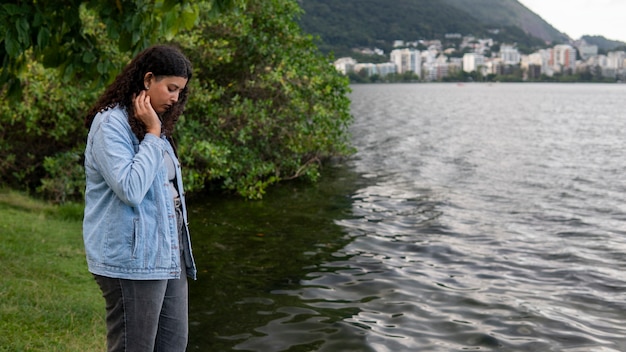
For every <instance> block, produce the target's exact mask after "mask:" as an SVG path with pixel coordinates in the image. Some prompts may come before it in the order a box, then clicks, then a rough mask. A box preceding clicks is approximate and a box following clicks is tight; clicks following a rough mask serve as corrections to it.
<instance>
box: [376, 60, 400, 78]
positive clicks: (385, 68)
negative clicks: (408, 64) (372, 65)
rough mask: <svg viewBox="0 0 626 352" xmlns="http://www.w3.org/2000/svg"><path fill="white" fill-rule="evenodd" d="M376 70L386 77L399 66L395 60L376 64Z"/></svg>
mask: <svg viewBox="0 0 626 352" xmlns="http://www.w3.org/2000/svg"><path fill="white" fill-rule="evenodd" d="M376 70H377V71H378V75H380V76H381V77H385V76H387V75H390V74H392V73H396V72H397V67H396V64H394V63H393V62H385V63H381V64H376Z"/></svg>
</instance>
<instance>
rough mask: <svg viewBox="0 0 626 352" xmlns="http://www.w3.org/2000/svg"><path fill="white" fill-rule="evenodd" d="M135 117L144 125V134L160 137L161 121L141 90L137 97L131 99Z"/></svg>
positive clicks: (148, 97)
mask: <svg viewBox="0 0 626 352" xmlns="http://www.w3.org/2000/svg"><path fill="white" fill-rule="evenodd" d="M133 104H134V108H135V116H136V117H137V118H138V119H139V120H140V121H141V122H143V123H144V124H145V125H146V132H147V133H152V134H154V135H156V136H157V137H160V136H161V120H159V116H158V115H157V113H156V111H154V109H153V108H152V104H150V96H149V95H148V94H146V91H145V90H142V91H141V93H139V95H138V96H136V97H133Z"/></svg>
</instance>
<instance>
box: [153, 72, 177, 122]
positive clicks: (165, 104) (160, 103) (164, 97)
mask: <svg viewBox="0 0 626 352" xmlns="http://www.w3.org/2000/svg"><path fill="white" fill-rule="evenodd" d="M145 84H146V94H147V95H148V96H150V103H151V105H152V108H153V109H154V111H156V112H157V114H162V113H164V112H165V111H167V110H168V109H169V108H171V107H172V105H174V104H175V103H176V102H177V101H178V97H179V95H180V92H182V91H183V89H184V88H185V86H186V85H187V78H183V77H178V76H162V77H159V78H158V79H157V77H155V76H154V75H152V74H151V73H150V74H147V75H146V79H145Z"/></svg>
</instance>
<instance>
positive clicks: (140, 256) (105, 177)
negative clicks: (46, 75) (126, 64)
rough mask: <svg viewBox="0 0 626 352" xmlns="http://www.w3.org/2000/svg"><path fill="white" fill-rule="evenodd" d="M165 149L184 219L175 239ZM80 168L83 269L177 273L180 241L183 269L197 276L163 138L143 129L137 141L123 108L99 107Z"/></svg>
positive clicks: (128, 274)
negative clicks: (82, 168)
mask: <svg viewBox="0 0 626 352" xmlns="http://www.w3.org/2000/svg"><path fill="white" fill-rule="evenodd" d="M165 153H169V154H170V156H171V157H172V160H174V164H175V165H176V180H177V186H178V190H179V194H180V198H181V202H182V212H183V218H184V222H185V224H184V226H183V236H182V238H183V243H182V244H180V243H179V237H178V230H177V226H176V211H175V205H174V199H173V195H172V191H171V189H170V186H169V180H168V178H167V170H166V167H165V162H164V155H165ZM85 174H86V179H87V187H86V190H85V217H84V220H83V239H84V242H85V251H86V254H87V264H88V267H89V271H90V272H92V273H93V274H96V275H101V276H108V277H113V278H121V279H132V280H164V279H174V278H179V277H180V275H181V265H180V263H181V258H180V256H181V248H183V249H184V252H183V253H184V254H185V256H184V257H185V258H183V262H184V263H185V266H186V269H187V276H189V277H191V278H194V279H195V278H196V272H197V271H196V266H195V263H194V259H193V255H192V253H191V239H190V237H189V228H188V226H187V221H188V220H187V209H186V206H185V198H184V192H183V184H182V176H181V169H180V163H179V162H178V159H177V158H176V155H175V153H174V150H173V149H172V146H171V144H170V143H169V142H168V141H167V139H166V138H165V137H163V136H162V137H161V138H158V137H157V136H154V135H152V134H146V136H145V138H144V139H143V141H141V143H140V142H139V140H138V139H137V137H136V136H135V134H134V133H133V132H132V130H131V128H130V125H129V123H128V116H127V114H126V110H124V109H123V108H120V107H114V108H110V109H107V110H105V111H102V112H100V113H98V114H97V115H96V117H95V119H94V121H93V124H92V126H91V129H90V131H89V136H88V137H87V146H86V148H85ZM181 245H182V246H183V247H180V246H181Z"/></svg>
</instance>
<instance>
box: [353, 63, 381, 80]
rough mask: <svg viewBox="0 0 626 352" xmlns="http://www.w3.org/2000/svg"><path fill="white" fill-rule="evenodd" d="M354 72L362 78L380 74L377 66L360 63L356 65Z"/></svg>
mask: <svg viewBox="0 0 626 352" xmlns="http://www.w3.org/2000/svg"><path fill="white" fill-rule="evenodd" d="M354 72H356V73H358V74H360V75H362V76H366V77H371V76H373V75H377V74H378V69H377V68H376V64H372V63H360V64H356V65H354Z"/></svg>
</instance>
